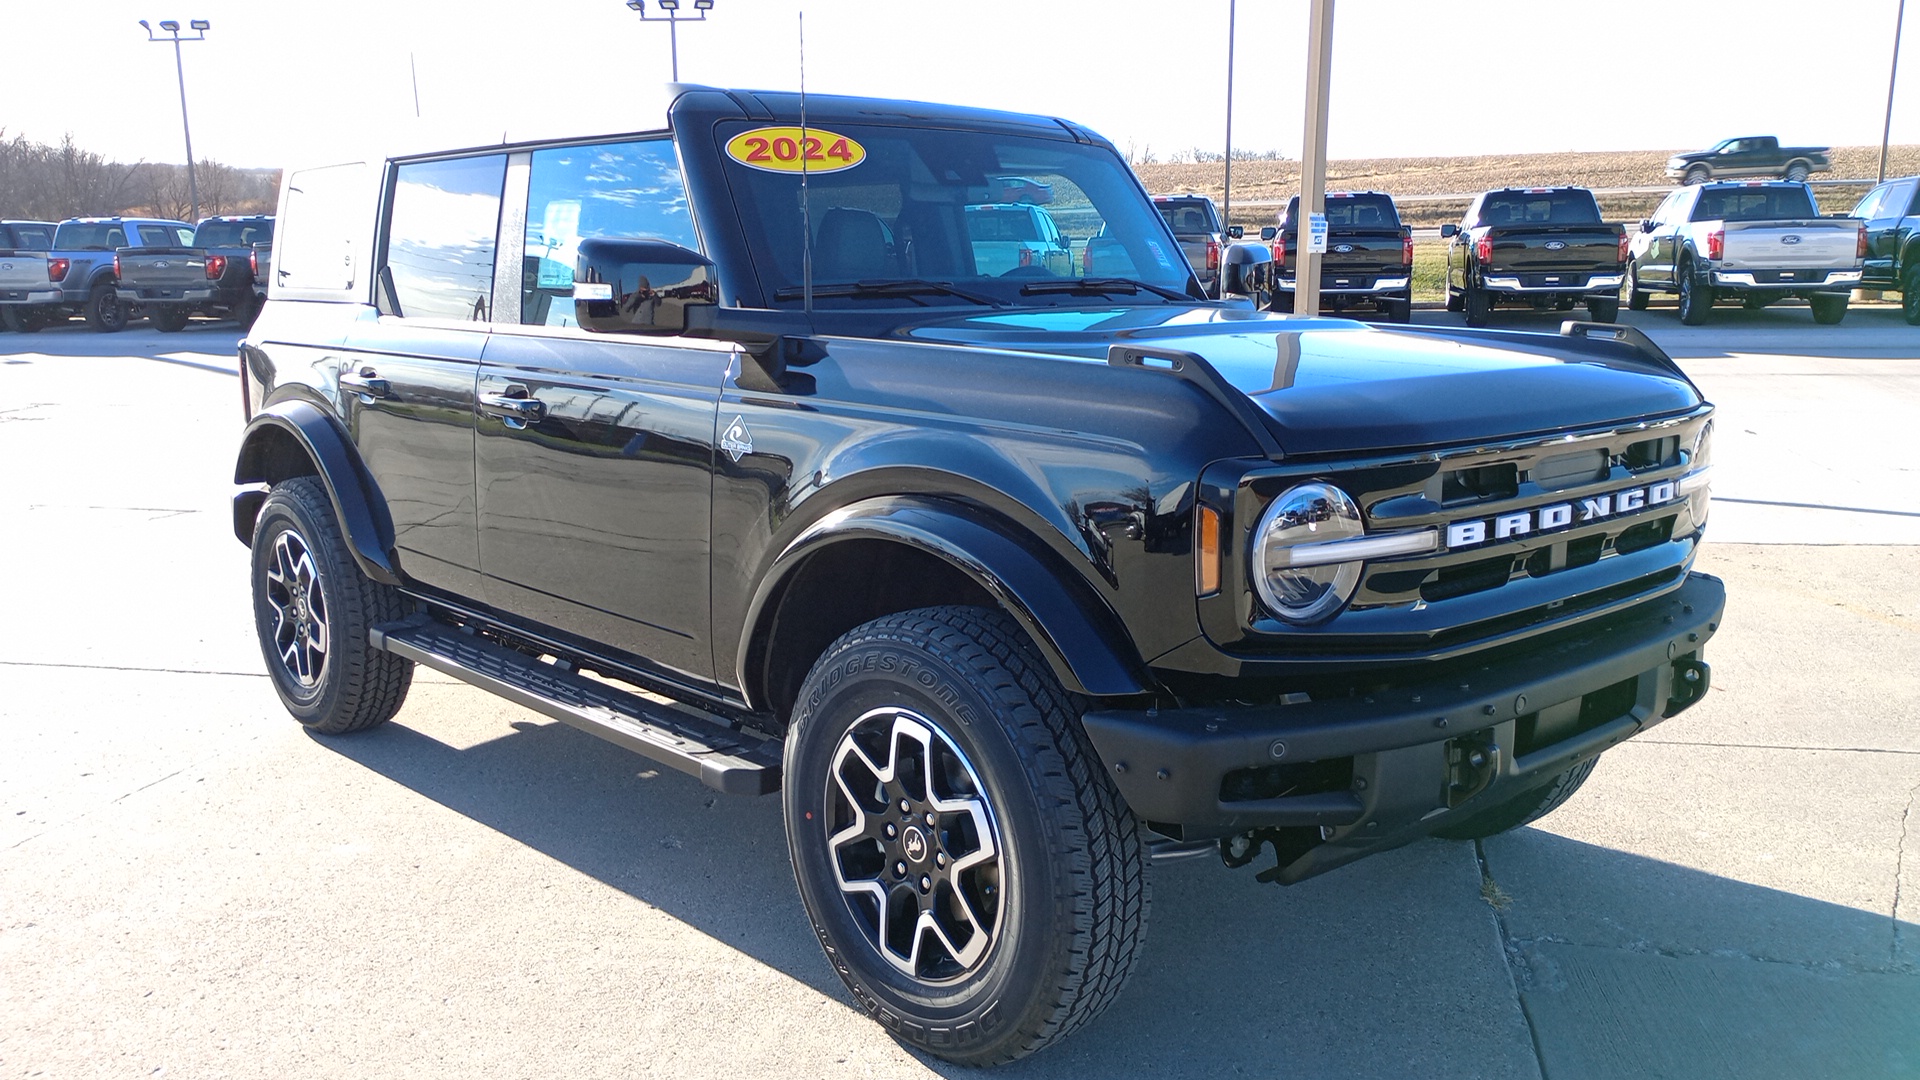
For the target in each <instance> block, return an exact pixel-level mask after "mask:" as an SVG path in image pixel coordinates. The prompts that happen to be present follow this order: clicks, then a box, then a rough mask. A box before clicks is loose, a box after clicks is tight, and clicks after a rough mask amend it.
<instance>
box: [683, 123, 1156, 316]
mask: <svg viewBox="0 0 1920 1080" xmlns="http://www.w3.org/2000/svg"><path fill="white" fill-rule="evenodd" d="M716 140H717V142H718V143H719V146H720V149H721V152H722V161H723V163H724V165H725V167H726V170H727V175H728V179H729V182H730V185H731V188H732V192H733V196H734V201H735V203H736V205H737V206H738V207H739V211H740V219H741V226H742V228H743V229H744V230H745V233H746V240H747V244H748V249H749V250H750V251H752V253H753V259H754V263H755V269H756V270H757V271H758V273H759V277H760V282H761V285H762V287H763V288H765V290H766V294H767V297H768V301H769V303H771V304H774V305H775V306H785V307H798V306H800V305H801V303H803V300H802V298H801V295H800V293H801V288H802V285H803V280H802V279H803V277H804V276H805V271H804V261H805V245H804V243H803V237H804V236H810V237H811V240H812V257H813V286H814V289H815V294H814V301H815V305H816V306H817V307H821V308H853V307H876V306H881V307H899V306H932V305H939V306H943V307H946V306H956V305H957V306H966V305H978V304H980V303H982V302H991V303H994V304H1000V305H1007V306H1022V307H1034V306H1055V305H1066V304H1072V303H1078V302H1084V301H1085V296H1084V295H1079V294H1080V293H1085V292H1086V291H1088V289H1091V288H1093V287H1092V286H1089V287H1088V288H1087V289H1080V290H1078V293H1076V291H1074V290H1067V291H1055V290H1053V289H1052V288H1048V289H1044V290H1042V289H1026V290H1025V291H1023V287H1026V286H1032V285H1037V284H1043V283H1044V284H1052V283H1067V282H1074V281H1080V280H1084V279H1087V278H1095V279H1099V280H1100V281H1101V282H1105V283H1109V284H1110V283H1111V282H1112V280H1113V279H1127V280H1130V281H1132V282H1137V283H1139V285H1141V286H1144V287H1140V288H1125V287H1121V288H1120V291H1119V292H1118V293H1117V294H1115V295H1105V296H1103V299H1106V300H1110V301H1113V302H1120V303H1156V304H1158V303H1165V302H1166V301H1165V299H1164V296H1163V295H1162V293H1157V292H1155V291H1154V290H1156V289H1159V290H1172V291H1175V292H1179V293H1182V294H1185V293H1186V290H1187V283H1188V282H1189V280H1191V277H1192V271H1191V270H1190V269H1188V267H1187V263H1186V260H1185V258H1184V257H1183V256H1182V255H1181V253H1180V249H1179V248H1178V247H1177V246H1176V245H1175V244H1174V243H1173V238H1172V237H1171V236H1169V235H1168V234H1167V229H1166V226H1165V224H1164V223H1163V222H1162V221H1161V220H1160V218H1159V216H1158V215H1157V214H1155V213H1154V212H1153V209H1152V207H1151V205H1150V204H1149V203H1148V202H1147V200H1146V199H1144V198H1142V197H1141V194H1140V189H1139V186H1138V183H1137V181H1135V180H1134V178H1133V174H1132V173H1131V172H1130V171H1129V170H1128V168H1127V166H1126V163H1125V162H1123V161H1121V160H1120V158H1119V157H1118V156H1117V155H1116V154H1114V153H1113V152H1112V151H1111V150H1108V149H1106V148H1103V147H1096V146H1089V145H1085V144H1081V143H1075V142H1071V141H1068V140H1065V139H1049V138H1036V137H1029V136H1022V135H1010V134H1000V133H987V132H978V131H964V130H951V129H927V128H910V127H891V126H882V125H867V124H836V123H828V124H826V125H825V126H824V127H819V128H809V131H808V134H807V136H805V150H806V153H805V159H806V162H807V164H808V166H809V168H808V172H807V175H806V199H805V203H804V205H803V201H802V198H801V190H802V189H801V173H800V169H799V159H800V157H801V150H800V140H801V136H800V134H799V131H798V129H797V128H761V127H755V126H754V125H752V124H750V123H747V122H744V121H742V122H732V123H727V124H722V125H720V130H719V132H718V134H717V136H716ZM803 229H805V230H810V231H809V232H803ZM862 282H885V283H889V287H888V288H885V289H874V288H868V289H860V290H854V289H848V288H844V287H843V288H838V289H835V288H832V287H833V286H851V285H855V284H858V283H862ZM927 282H933V283H940V284H942V285H946V286H952V288H947V289H932V288H925V287H907V286H904V285H902V284H901V283H927ZM1105 287H1106V286H1104V285H1103V286H1101V288H1103V289H1104V288H1105ZM833 294H837V295H833Z"/></svg>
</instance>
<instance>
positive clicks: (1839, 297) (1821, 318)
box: [1807, 293, 1848, 326]
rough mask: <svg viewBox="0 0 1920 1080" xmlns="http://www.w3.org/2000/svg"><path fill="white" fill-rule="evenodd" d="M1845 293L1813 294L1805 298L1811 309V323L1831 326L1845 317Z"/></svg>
mask: <svg viewBox="0 0 1920 1080" xmlns="http://www.w3.org/2000/svg"><path fill="white" fill-rule="evenodd" d="M1847 299H1848V297H1847V294H1846V293H1815V294H1814V295H1813V296H1810V297H1808V298H1807V304H1808V305H1809V306H1810V307H1812V308H1813V321H1814V322H1817V323H1819V324H1820V325H1821V326H1832V325H1834V324H1835V323H1837V322H1839V321H1840V320H1841V319H1844V318H1846V317H1847Z"/></svg>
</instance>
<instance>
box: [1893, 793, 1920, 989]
mask: <svg viewBox="0 0 1920 1080" xmlns="http://www.w3.org/2000/svg"><path fill="white" fill-rule="evenodd" d="M1916 801H1920V787H1915V788H1914V789H1913V790H1912V791H1910V792H1908V793H1907V808H1906V810H1904V811H1902V812H1901V814H1900V843H1899V845H1898V846H1897V847H1895V848H1894V854H1893V945H1892V951H1891V954H1890V956H1889V961H1890V963H1891V964H1892V966H1893V969H1894V970H1895V971H1911V970H1913V965H1911V964H1908V963H1906V962H1905V961H1904V960H1903V959H1902V958H1901V953H1902V952H1903V951H1904V950H1903V942H1902V941H1901V938H1902V937H1903V936H1904V935H1902V934H1901V932H1900V904H1901V901H1902V899H1904V898H1903V897H1902V896H1901V894H1900V886H1901V884H1902V883H1903V882H1904V880H1905V879H1906V876H1907V837H1908V836H1910V835H1912V828H1913V807H1914V803H1915V802H1916Z"/></svg>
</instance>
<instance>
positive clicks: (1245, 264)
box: [1220, 244, 1273, 296]
mask: <svg viewBox="0 0 1920 1080" xmlns="http://www.w3.org/2000/svg"><path fill="white" fill-rule="evenodd" d="M1271 262H1273V252H1271V251H1268V250H1267V249H1266V248H1264V247H1261V246H1260V245H1259V244H1232V245H1229V246H1228V247H1227V250H1226V251H1225V252H1224V253H1222V254H1221V256H1220V295H1221V296H1227V295H1229V294H1231V295H1234V296H1252V295H1253V294H1254V291H1255V288H1254V287H1255V286H1256V285H1257V284H1258V283H1259V282H1260V280H1261V278H1262V276H1263V275H1265V274H1266V273H1267V270H1266V267H1267V265H1268V264H1269V263H1271Z"/></svg>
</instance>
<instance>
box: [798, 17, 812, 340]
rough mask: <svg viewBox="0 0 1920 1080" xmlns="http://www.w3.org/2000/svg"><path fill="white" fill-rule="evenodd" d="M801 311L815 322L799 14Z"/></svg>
mask: <svg viewBox="0 0 1920 1080" xmlns="http://www.w3.org/2000/svg"><path fill="white" fill-rule="evenodd" d="M800 307H801V310H803V311H805V312H806V313H807V321H808V322H812V321H813V200H812V198H811V197H810V196H809V195H808V194H807V13H806V12H804V11H802V12H800Z"/></svg>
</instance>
